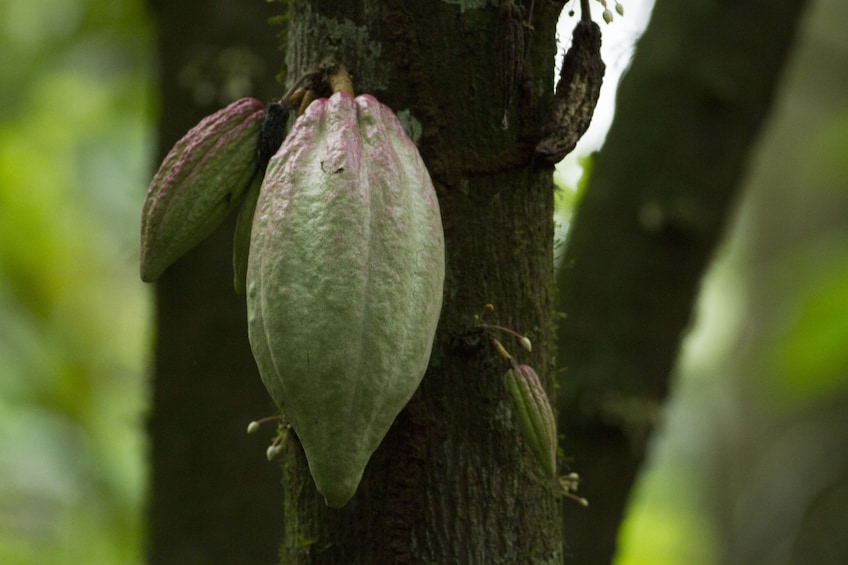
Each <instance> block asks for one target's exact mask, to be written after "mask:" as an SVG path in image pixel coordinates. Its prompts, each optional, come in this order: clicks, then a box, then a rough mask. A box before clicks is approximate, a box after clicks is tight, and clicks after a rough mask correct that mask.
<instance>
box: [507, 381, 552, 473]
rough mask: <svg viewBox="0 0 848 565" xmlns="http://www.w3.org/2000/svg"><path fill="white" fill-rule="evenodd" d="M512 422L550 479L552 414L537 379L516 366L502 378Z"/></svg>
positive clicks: (548, 402)
mask: <svg viewBox="0 0 848 565" xmlns="http://www.w3.org/2000/svg"><path fill="white" fill-rule="evenodd" d="M504 384H505V385H506V389H507V391H508V392H509V397H510V400H512V407H513V411H514V412H515V418H516V420H518V426H519V428H521V433H522V435H523V436H524V439H525V441H526V442H527V443H528V444H529V445H530V448H531V449H532V450H533V453H534V454H535V455H536V459H537V460H538V461H539V463H540V464H541V465H542V468H543V469H544V470H545V472H546V473H548V475H550V476H554V474H555V473H556V448H557V431H556V421H555V420H554V412H553V410H552V409H551V403H550V401H549V400H548V395H547V393H545V389H544V388H543V387H542V383H541V382H540V381H539V376H538V375H537V374H536V371H534V370H533V368H532V367H531V366H530V365H516V366H515V367H513V368H512V369H510V370H509V371H507V372H506V374H505V375H504Z"/></svg>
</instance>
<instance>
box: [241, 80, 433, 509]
mask: <svg viewBox="0 0 848 565" xmlns="http://www.w3.org/2000/svg"><path fill="white" fill-rule="evenodd" d="M443 282H444V234H443V232H442V223H441V216H440V213H439V205H438V200H437V198H436V194H435V191H434V189H433V185H432V182H431V180H430V176H429V174H428V173H427V169H426V168H425V166H424V163H423V161H422V160H421V157H420V155H419V153H418V150H417V149H416V147H415V145H414V144H413V143H412V142H411V141H410V140H409V139H408V138H407V136H406V134H405V133H404V131H403V129H402V128H401V125H400V123H399V122H398V120H397V118H396V117H395V115H394V114H393V113H392V111H391V110H390V109H389V108H387V107H386V106H384V105H382V104H380V103H379V102H378V101H377V100H375V99H374V98H373V97H372V96H369V95H362V96H359V97H357V98H355V99H354V98H353V97H352V96H350V95H348V94H346V93H336V94H334V95H333V96H332V97H331V98H329V99H319V100H316V101H315V102H313V103H312V104H311V105H310V106H309V108H308V109H307V110H306V112H305V113H304V114H303V115H302V116H301V117H300V118H299V119H298V120H297V122H296V123H295V125H294V126H293V128H292V130H291V132H290V133H289V136H288V138H287V139H286V141H285V142H284V144H283V146H282V147H281V149H280V151H279V152H278V153H277V154H276V155H275V156H274V157H273V158H272V159H271V162H270V163H269V165H268V170H267V172H266V175H265V180H264V182H263V185H262V189H261V192H260V196H259V201H258V203H257V207H256V212H255V215H254V223H253V230H252V235H251V242H250V254H249V259H248V272H247V307H248V321H249V336H250V344H251V347H252V349H253V354H254V357H255V358H256V362H257V365H258V366H259V371H260V373H261V376H262V380H263V382H264V383H265V387H266V388H267V389H268V392H269V393H270V395H271V396H272V398H273V399H274V401H275V402H276V403H277V404H278V405H279V407H280V408H281V409H282V411H283V413H284V414H285V417H286V419H287V420H288V422H289V423H290V424H291V426H292V428H293V429H294V431H295V432H296V433H297V436H298V438H299V439H300V442H301V444H302V445H303V449H304V451H305V453H306V458H307V460H308V462H309V468H310V471H311V473H312V476H313V478H314V480H315V484H316V486H317V488H318V490H319V491H320V492H321V494H322V495H323V496H324V498H325V499H326V501H327V503H328V504H329V505H331V506H336V507H340V506H343V505H344V504H345V503H346V502H347V501H348V500H349V499H350V498H351V496H353V494H354V493H355V492H356V488H357V486H358V485H359V482H360V480H361V478H362V473H363V471H364V469H365V466H366V464H367V463H368V460H369V458H370V457H371V454H372V453H373V452H374V450H375V449H376V448H377V446H378V445H379V444H380V442H381V441H382V439H383V437H384V436H385V434H386V432H387V431H388V430H389V428H390V427H391V425H392V422H393V421H394V419H395V417H396V416H397V414H398V413H399V412H400V411H401V410H402V409H403V407H404V406H405V405H406V403H407V402H408V401H409V399H410V397H411V396H412V394H413V393H414V392H415V390H416V388H417V387H418V384H419V383H420V381H421V379H422V377H423V375H424V372H425V370H426V368H427V364H428V361H429V357H430V351H431V348H432V343H433V336H434V334H435V331H436V324H437V322H438V318H439V312H440V310H441V304H442V285H443Z"/></svg>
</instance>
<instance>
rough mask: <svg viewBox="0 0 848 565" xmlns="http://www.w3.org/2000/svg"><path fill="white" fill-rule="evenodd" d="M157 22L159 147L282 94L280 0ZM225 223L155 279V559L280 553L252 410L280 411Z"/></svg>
mask: <svg viewBox="0 0 848 565" xmlns="http://www.w3.org/2000/svg"><path fill="white" fill-rule="evenodd" d="M154 8H155V10H156V13H157V16H158V21H159V24H160V39H159V62H160V72H161V76H160V80H161V114H160V129H159V131H160V134H159V155H160V156H163V155H164V154H165V152H167V151H168V150H169V149H170V147H171V146H172V145H173V143H174V142H175V141H176V140H177V139H179V138H180V137H182V136H183V134H185V132H186V131H187V130H188V129H189V128H191V127H192V126H193V125H195V124H196V123H197V122H198V121H200V119H201V118H202V117H203V116H205V115H208V114H210V113H212V112H214V111H215V110H217V109H218V108H220V107H222V106H224V105H225V104H226V103H228V102H230V101H231V100H233V99H235V98H238V97H241V96H255V97H258V98H260V99H262V100H269V99H271V98H273V97H278V96H279V95H280V92H281V90H282V87H281V86H280V85H279V84H276V83H275V81H274V76H275V74H276V73H277V70H278V67H279V61H280V60H281V59H282V55H281V54H280V52H279V50H278V48H277V47H278V46H277V40H276V38H275V30H274V28H271V27H269V26H268V25H267V23H266V21H267V19H268V18H269V17H270V16H272V15H273V14H274V8H275V7H274V6H269V5H268V4H266V3H264V2H245V1H239V0H218V1H216V2H211V1H206V2H197V1H196V0H167V1H161V2H156V3H155V5H154ZM232 233H233V225H232V222H227V223H226V225H224V226H223V227H222V228H221V229H219V230H218V231H217V232H216V233H215V234H214V235H213V236H212V237H211V238H210V240H208V241H206V242H205V243H203V244H202V245H201V246H200V247H199V248H197V249H196V250H195V251H193V252H191V253H189V254H188V255H187V256H186V257H184V258H183V259H181V260H180V261H178V262H177V263H176V264H175V265H174V266H172V267H171V268H170V269H168V271H166V272H165V274H164V275H163V276H162V278H161V279H160V281H159V283H157V285H156V316H157V320H156V345H155V364H154V367H153V393H152V413H151V415H150V419H149V433H150V442H151V494H150V502H149V508H148V515H149V526H148V550H147V557H148V561H149V562H150V563H179V564H181V565H185V564H191V563H274V562H275V561H276V556H277V547H278V545H279V539H280V522H281V520H282V516H283V510H282V503H281V500H280V499H281V496H282V489H281V488H280V477H279V472H278V470H277V469H276V467H275V466H273V465H269V464H268V463H267V462H266V461H265V457H264V448H265V445H264V444H263V441H264V440H263V439H262V438H259V437H255V436H247V435H246V434H245V428H246V426H247V423H248V422H250V421H251V420H253V419H255V418H257V417H259V416H263V415H267V414H270V413H273V412H272V411H273V409H274V408H273V405H272V403H271V402H270V400H269V399H268V395H267V393H266V392H265V390H264V388H263V387H262V383H261V381H260V379H259V374H258V372H257V370H256V365H255V363H254V362H253V357H252V356H251V353H250V348H249V345H248V342H247V322H246V320H247V318H246V310H245V302H244V297H239V296H236V295H235V293H234V292H233V284H232V279H233V275H232V266H231V259H230V257H231V241H232Z"/></svg>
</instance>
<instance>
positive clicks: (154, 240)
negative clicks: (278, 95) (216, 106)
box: [140, 98, 264, 282]
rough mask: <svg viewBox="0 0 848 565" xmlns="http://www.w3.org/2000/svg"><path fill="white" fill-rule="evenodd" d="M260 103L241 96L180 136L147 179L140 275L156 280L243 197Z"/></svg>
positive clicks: (251, 171)
mask: <svg viewBox="0 0 848 565" xmlns="http://www.w3.org/2000/svg"><path fill="white" fill-rule="evenodd" d="M263 116H264V105H263V104H262V103H261V102H260V101H259V100H256V99H255V98H241V99H240V100H236V101H235V102H233V103H232V104H230V105H229V106H227V107H226V108H222V109H221V110H218V111H217V112H215V113H214V114H212V115H210V116H207V117H206V118H204V119H203V120H201V122H200V123H199V124H197V125H196V126H195V127H193V128H192V129H191V130H189V132H188V133H186V134H185V136H183V138H182V139H180V140H179V141H178V142H177V143H176V144H175V145H174V147H173V148H172V149H171V151H170V152H169V153H168V155H167V156H166V157H165V159H164V160H163V161H162V164H161V166H160V167H159V170H158V171H157V172H156V175H155V176H154V177H153V180H152V181H151V182H150V187H149V188H148V190H147V197H146V199H145V201H144V207H143V209H142V216H141V249H140V255H141V279H142V280H143V281H145V282H154V281H155V280H156V279H158V278H159V277H160V276H161V275H162V273H163V272H164V271H165V269H167V268H168V267H169V266H170V265H171V264H173V263H174V262H175V261H176V260H177V259H179V258H180V257H182V256H183V255H185V254H186V253H187V252H188V251H190V250H191V249H192V248H194V247H195V246H196V245H197V244H199V243H200V242H201V241H203V240H204V239H206V237H207V236H209V234H210V233H212V231H214V229H215V228H216V227H218V225H219V224H220V223H221V222H222V221H223V220H224V218H226V216H227V214H229V213H230V211H231V210H232V209H233V208H234V207H235V206H237V205H238V204H239V203H240V202H241V196H242V194H244V192H245V191H246V190H247V188H248V186H249V185H250V182H251V180H252V179H253V177H254V176H255V175H256V172H257V163H258V156H257V142H258V138H259V132H260V128H261V125H262V119H263Z"/></svg>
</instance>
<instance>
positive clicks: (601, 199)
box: [558, 0, 805, 564]
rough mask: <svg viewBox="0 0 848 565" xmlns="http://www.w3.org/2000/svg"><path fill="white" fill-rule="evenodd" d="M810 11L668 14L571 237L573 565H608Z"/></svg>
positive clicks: (657, 19) (721, 7)
mask: <svg viewBox="0 0 848 565" xmlns="http://www.w3.org/2000/svg"><path fill="white" fill-rule="evenodd" d="M804 4H805V2H779V3H770V4H769V5H768V6H767V7H764V6H763V4H762V3H760V2H755V1H753V0H744V1H737V2H708V3H706V4H705V3H704V2H692V1H686V2H683V1H664V0H660V1H658V2H657V5H656V7H655V9H654V14H653V18H652V21H651V23H650V25H649V27H648V30H647V31H646V33H645V35H644V37H643V38H642V40H641V41H640V43H639V45H638V50H637V53H636V58H635V60H634V63H633V68H632V69H631V70H630V72H629V73H628V75H627V76H626V77H625V78H624V81H623V82H622V85H621V92H620V95H619V100H618V107H617V109H616V116H617V117H616V119H615V121H614V123H613V126H612V129H611V130H610V132H609V135H608V138H607V142H606V145H605V146H604V148H603V151H602V152H601V153H600V154H599V155H598V157H597V159H596V160H595V163H594V167H593V170H594V172H593V175H592V179H591V182H590V186H589V187H588V189H587V191H586V194H585V196H584V197H583V199H582V201H581V202H580V204H579V208H578V209H577V211H576V215H575V218H574V221H573V224H572V228H571V231H570V233H569V236H568V247H567V250H566V253H565V256H564V259H563V268H562V270H561V272H560V276H559V280H558V286H559V289H560V293H559V309H560V310H562V311H563V312H564V313H565V316H566V317H565V319H564V321H563V323H562V324H561V325H560V327H559V334H558V340H559V344H560V355H559V358H558V360H559V362H560V364H561V366H562V367H564V368H565V373H564V374H563V376H562V379H561V381H562V388H561V389H560V399H561V401H560V403H559V408H560V414H561V415H562V417H561V420H560V430H561V431H562V432H563V433H564V434H565V442H566V443H565V446H566V448H565V449H566V452H567V453H569V454H574V466H575V468H576V469H577V470H579V471H580V473H581V475H582V476H583V478H584V483H583V488H582V489H581V494H583V495H584V496H586V497H587V498H588V499H589V502H590V506H589V508H588V509H587V511H586V512H585V513H582V514H580V515H576V514H573V515H572V516H571V517H570V518H569V517H567V518H566V528H567V530H568V532H569V534H570V536H569V547H570V550H571V553H572V554H573V558H574V561H575V562H577V563H589V564H591V563H598V564H601V563H604V564H606V563H609V562H610V561H611V559H612V557H613V554H614V552H615V539H616V534H617V531H618V524H619V523H620V521H621V518H622V515H623V512H624V508H625V504H626V501H627V496H628V494H629V491H630V488H631V486H632V484H633V481H634V478H635V476H636V473H637V471H638V469H639V467H640V465H641V464H642V462H643V460H644V456H645V447H646V441H647V439H648V437H649V435H650V431H651V429H652V427H653V425H654V423H655V421H656V417H657V416H658V412H659V409H660V408H661V406H662V403H663V401H664V399H665V397H666V395H667V393H668V389H669V375H670V371H671V368H672V365H673V363H674V361H675V359H676V356H677V351H678V346H679V343H680V338H681V335H682V332H683V331H684V330H685V328H686V325H687V324H688V323H689V319H690V315H691V310H692V305H693V303H694V300H695V297H696V293H697V290H698V284H699V281H700V279H701V276H702V274H703V272H704V270H705V268H706V266H707V264H708V262H709V259H710V257H711V255H712V252H713V250H714V249H715V246H716V244H717V242H718V241H719V238H720V236H721V234H722V232H723V229H724V227H725V225H726V223H727V220H728V216H729V211H730V208H731V204H732V203H733V201H734V199H735V195H736V191H737V188H738V186H739V184H740V182H741V180H742V177H743V174H744V172H745V164H746V161H747V160H748V159H749V157H750V148H751V146H752V144H753V142H754V141H755V139H756V134H757V133H758V131H759V130H760V128H761V127H762V125H763V122H764V120H765V118H766V116H767V114H768V110H769V108H770V106H771V102H772V98H773V94H774V91H775V89H776V87H777V84H778V79H779V76H780V70H781V69H782V68H783V66H784V63H785V61H786V58H787V54H788V53H789V51H790V47H791V45H792V40H793V38H794V34H795V30H796V27H797V24H798V22H799V19H800V14H801V11H802V8H803V7H804Z"/></svg>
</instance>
